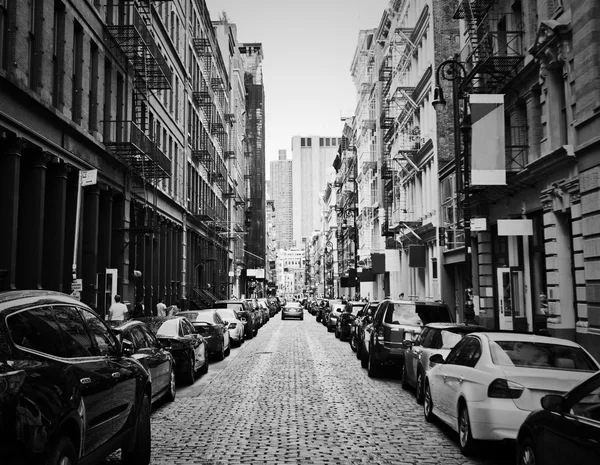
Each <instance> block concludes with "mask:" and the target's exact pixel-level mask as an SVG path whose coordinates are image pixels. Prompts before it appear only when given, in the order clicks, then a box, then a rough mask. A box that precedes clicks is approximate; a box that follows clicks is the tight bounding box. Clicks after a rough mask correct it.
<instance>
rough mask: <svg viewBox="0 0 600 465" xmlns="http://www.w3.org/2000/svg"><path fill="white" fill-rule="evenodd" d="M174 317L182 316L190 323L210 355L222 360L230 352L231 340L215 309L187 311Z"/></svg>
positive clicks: (225, 324)
mask: <svg viewBox="0 0 600 465" xmlns="http://www.w3.org/2000/svg"><path fill="white" fill-rule="evenodd" d="M176 316H184V317H186V318H187V319H188V320H190V321H191V322H192V325H194V328H195V329H196V331H198V334H201V335H202V337H203V338H204V340H205V341H206V344H207V346H208V352H209V354H210V355H214V356H215V357H217V360H223V359H224V358H225V357H227V356H228V355H229V352H230V351H231V339H230V337H229V331H228V330H227V323H225V322H224V321H223V320H222V319H221V317H220V316H219V314H218V313H217V309H216V308H206V309H202V310H187V311H185V312H179V313H178V314H177V315H176Z"/></svg>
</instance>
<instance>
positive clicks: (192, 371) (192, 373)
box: [185, 353, 196, 384]
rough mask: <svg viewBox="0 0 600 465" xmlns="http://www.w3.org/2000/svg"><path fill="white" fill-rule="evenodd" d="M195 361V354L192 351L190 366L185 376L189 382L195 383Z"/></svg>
mask: <svg viewBox="0 0 600 465" xmlns="http://www.w3.org/2000/svg"><path fill="white" fill-rule="evenodd" d="M194 362H195V359H194V354H193V353H192V355H190V359H189V361H188V365H189V368H188V371H187V373H186V376H185V377H186V382H187V384H194V381H196V364H195V363H194Z"/></svg>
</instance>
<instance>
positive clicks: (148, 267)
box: [142, 208, 155, 316]
mask: <svg viewBox="0 0 600 465" xmlns="http://www.w3.org/2000/svg"><path fill="white" fill-rule="evenodd" d="M145 211H146V218H148V219H147V221H146V225H147V226H151V225H152V224H153V223H154V215H153V213H152V211H151V210H150V209H149V208H146V209H145ZM154 237H155V233H149V234H145V237H144V238H143V239H142V240H143V241H144V243H145V244H146V250H145V253H146V257H145V259H144V265H145V266H144V271H143V273H144V274H143V280H144V287H145V290H146V292H145V293H144V307H145V311H146V315H148V316H152V314H153V311H154V309H153V308H152V301H153V299H154V286H153V285H152V279H153V274H154Z"/></svg>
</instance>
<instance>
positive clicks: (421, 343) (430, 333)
mask: <svg viewBox="0 0 600 465" xmlns="http://www.w3.org/2000/svg"><path fill="white" fill-rule="evenodd" d="M486 329H487V328H486V327H485V326H478V325H466V324H464V323H429V324H428V325H427V326H425V328H424V329H423V332H422V333H421V334H420V335H419V336H418V337H417V339H415V340H414V341H409V340H407V341H405V342H404V345H405V346H406V352H405V354H404V367H403V370H402V387H403V388H404V389H406V388H408V387H409V386H413V387H414V388H415V395H416V397H417V402H418V403H419V404H422V403H423V399H424V396H425V390H424V386H425V385H424V384H423V382H424V381H425V375H426V374H427V371H429V368H430V362H429V357H431V356H432V355H434V354H440V355H441V356H442V357H444V358H446V356H447V355H448V354H449V353H450V350H451V349H452V348H453V347H454V346H455V345H456V344H457V343H458V342H459V341H460V340H461V339H462V338H463V337H465V335H467V334H470V333H474V332H476V331H486Z"/></svg>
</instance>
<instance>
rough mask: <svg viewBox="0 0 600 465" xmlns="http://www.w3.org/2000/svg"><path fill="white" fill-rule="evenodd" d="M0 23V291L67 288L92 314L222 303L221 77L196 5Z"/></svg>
mask: <svg viewBox="0 0 600 465" xmlns="http://www.w3.org/2000/svg"><path fill="white" fill-rule="evenodd" d="M0 14H2V17H3V18H4V19H5V21H3V22H2V23H0V24H1V28H2V29H1V30H0V40H1V41H2V45H3V46H2V56H1V59H0V153H1V156H0V186H1V187H0V189H2V192H1V194H2V195H1V196H0V209H1V211H2V212H3V213H4V219H3V227H2V228H0V270H2V272H1V274H2V288H4V289H10V288H19V289H28V288H44V289H52V290H58V291H63V292H71V289H72V279H73V277H74V276H75V277H77V278H79V279H81V280H82V291H81V296H80V297H81V299H82V300H83V301H85V302H86V303H89V304H91V305H93V306H95V307H97V308H98V311H99V312H100V313H104V312H105V310H106V309H107V308H108V306H109V305H110V303H111V300H112V297H113V295H114V293H115V292H117V293H119V294H122V295H123V297H124V300H127V301H129V302H131V303H133V302H135V301H141V302H143V303H144V304H145V309H146V313H147V314H150V313H151V312H153V311H154V309H155V306H156V302H157V299H158V297H159V296H163V297H164V298H165V302H166V303H167V305H171V304H179V305H180V306H181V305H183V306H187V305H188V301H193V302H195V303H196V304H197V305H208V303H209V302H210V301H212V300H214V299H215V298H217V297H221V296H224V293H222V290H223V286H222V285H223V284H226V283H227V269H228V266H229V260H230V258H229V242H228V239H227V237H222V235H221V234H219V233H220V232H221V229H220V228H222V226H223V224H224V222H226V221H227V219H228V202H227V198H226V195H225V194H226V192H227V179H228V173H227V167H226V164H225V158H224V157H225V156H226V154H225V151H226V148H227V140H228V135H229V133H230V123H229V122H228V117H227V114H228V113H229V111H228V108H229V95H230V80H229V76H228V73H227V69H226V67H225V64H224V62H223V59H222V57H221V55H220V53H219V50H218V46H217V44H216V39H215V34H214V31H213V25H212V21H211V19H210V14H209V12H208V10H207V8H206V5H205V3H204V2H203V1H199V0H193V1H191V2H152V1H149V0H139V1H122V2H108V3H106V2H103V3H102V4H100V3H99V2H93V3H92V2H83V1H81V2H62V1H42V0H39V1H36V2H18V1H11V0H9V1H8V2H4V3H3V4H2V6H0ZM93 170H97V175H98V178H97V182H96V183H95V184H92V185H89V186H87V187H83V188H81V208H80V210H79V211H77V205H78V204H77V197H78V191H79V185H80V182H79V177H80V172H83V171H86V172H87V171H93ZM78 213H80V216H79V214H78ZM77 219H79V222H78V221H77ZM76 226H77V227H76ZM77 231H78V234H77ZM73 264H75V267H76V268H75V270H73V268H72V265H73ZM73 271H74V272H73ZM209 284H210V287H209ZM200 294H201V295H202V297H200Z"/></svg>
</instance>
